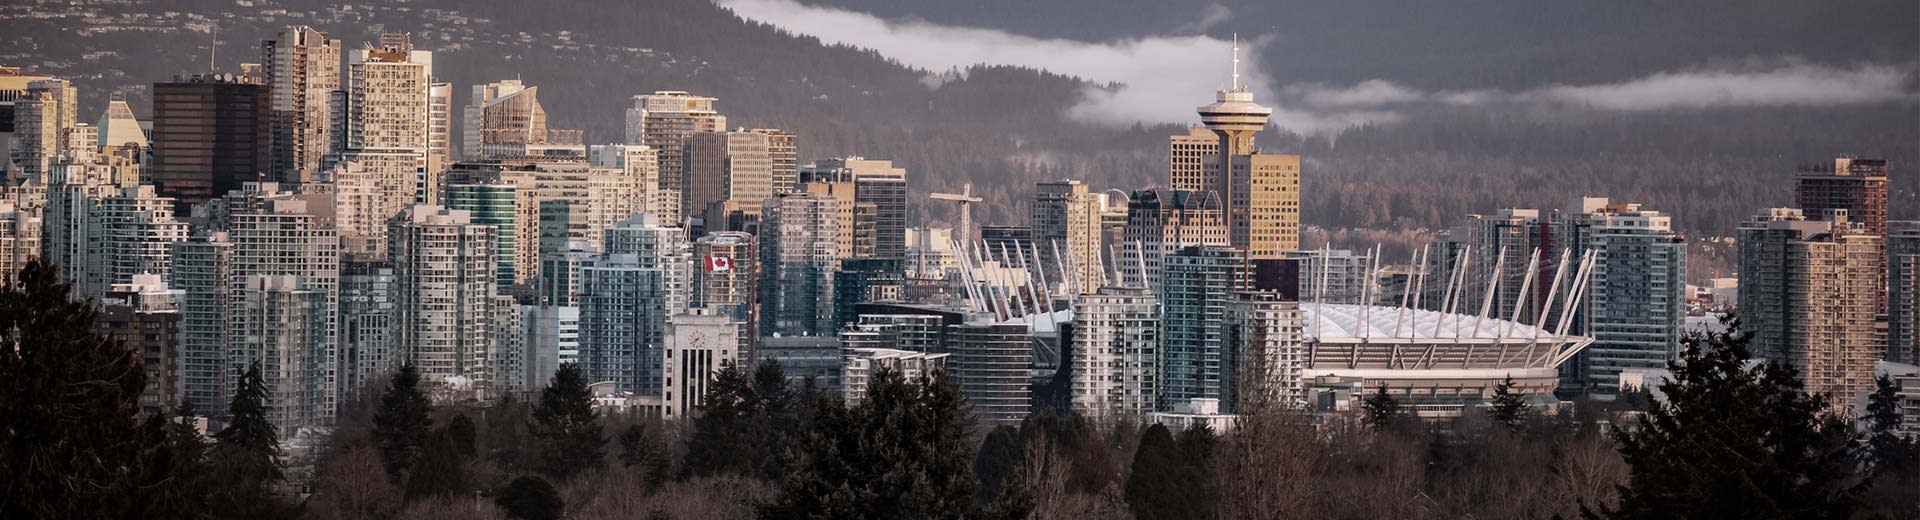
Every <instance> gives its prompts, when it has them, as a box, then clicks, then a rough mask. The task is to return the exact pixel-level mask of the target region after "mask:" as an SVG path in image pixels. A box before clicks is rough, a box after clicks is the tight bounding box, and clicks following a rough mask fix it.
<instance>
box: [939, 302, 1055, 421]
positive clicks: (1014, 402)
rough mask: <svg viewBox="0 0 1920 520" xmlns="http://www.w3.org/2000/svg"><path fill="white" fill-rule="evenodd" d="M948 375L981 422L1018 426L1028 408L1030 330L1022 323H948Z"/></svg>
mask: <svg viewBox="0 0 1920 520" xmlns="http://www.w3.org/2000/svg"><path fill="white" fill-rule="evenodd" d="M946 343H947V348H946V352H947V353H948V354H950V355H951V356H949V357H948V358H947V370H948V373H950V374H952V375H953V378H954V379H955V380H956V381H958V382H959V383H960V394H961V395H962V396H965V397H966V399H967V404H968V405H969V406H971V407H972V408H973V413H974V415H975V416H976V417H979V418H980V420H981V423H982V424H987V425H1017V424H1020V421H1022V420H1024V419H1026V418H1027V413H1028V412H1030V411H1032V406H1033V405H1032V402H1033V397H1032V391H1031V389H1030V388H1031V386H1032V384H1033V381H1032V377H1031V371H1032V368H1033V351H1034V345H1033V333H1032V330H1031V329H1030V328H1029V327H1028V326H1027V324H1026V323H1024V322H1018V321H1015V322H997V323H996V322H991V321H976V322H971V323H961V324H955V325H949V326H947V341H946Z"/></svg>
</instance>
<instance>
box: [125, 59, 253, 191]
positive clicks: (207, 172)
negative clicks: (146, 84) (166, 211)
mask: <svg viewBox="0 0 1920 520" xmlns="http://www.w3.org/2000/svg"><path fill="white" fill-rule="evenodd" d="M271 103H272V98H271V97H269V88H268V87H267V86H266V85H260V84H254V83H245V82H242V81H240V80H238V79H235V78H234V77H233V76H231V75H193V76H180V77H176V78H174V81H173V82H172V83H156V84H154V85H153V136H152V139H151V141H152V143H153V160H152V163H151V169H152V170H153V171H152V173H151V174H149V175H150V176H151V177H152V179H153V184H154V186H155V188H156V189H157V190H158V191H159V193H160V195H161V196H163V197H172V198H174V199H175V200H176V201H178V204H179V206H178V207H179V208H186V207H188V206H191V205H194V204H200V203H203V202H206V201H208V200H210V199H213V198H216V197H220V196H222V195H225V194H226V193H227V192H228V191H232V190H235V189H238V188H240V186H241V185H242V184H245V183H248V182H260V181H265V180H269V178H268V177H267V175H266V172H267V171H268V170H269V169H271V167H272V165H271V162H270V161H271V154H270V152H271V149H272V145H271V142H272V141H271V140H272V127H271V123H272V122H273V117H272V111H271V106H272V105H271Z"/></svg>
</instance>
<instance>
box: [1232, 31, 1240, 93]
mask: <svg viewBox="0 0 1920 520" xmlns="http://www.w3.org/2000/svg"><path fill="white" fill-rule="evenodd" d="M1233 89H1234V90H1240V33H1233Z"/></svg>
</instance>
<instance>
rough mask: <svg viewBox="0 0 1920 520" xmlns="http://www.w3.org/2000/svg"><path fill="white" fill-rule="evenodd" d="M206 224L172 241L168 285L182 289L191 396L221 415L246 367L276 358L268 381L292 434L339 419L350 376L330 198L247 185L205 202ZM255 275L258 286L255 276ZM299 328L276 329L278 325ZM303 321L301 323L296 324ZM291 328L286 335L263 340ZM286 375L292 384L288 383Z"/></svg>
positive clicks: (186, 392)
mask: <svg viewBox="0 0 1920 520" xmlns="http://www.w3.org/2000/svg"><path fill="white" fill-rule="evenodd" d="M208 206H209V208H208V217H207V221H208V222H207V226H208V230H207V231H203V232H199V233H197V234H196V235H195V236H193V237H192V238H189V239H188V240H186V241H182V242H176V243H174V244H173V250H172V251H173V254H172V257H173V258H172V260H173V272H172V277H171V280H170V283H169V285H171V286H173V287H176V288H178V289H180V290H182V291H183V292H184V300H183V303H182V305H181V314H182V322H181V329H182V330H181V338H182V340H181V343H182V344H181V348H180V351H181V360H182V368H181V376H182V382H183V385H184V387H185V388H184V392H183V393H184V395H185V396H186V399H187V400H188V401H190V402H192V403H193V404H194V407H195V408H196V409H198V410H200V411H201V413H207V414H211V415H215V416H220V415H223V414H224V413H225V411H226V404H227V403H228V401H230V400H231V399H232V396H233V383H234V381H236V380H237V379H236V378H237V377H238V375H239V374H240V373H241V372H242V371H244V370H246V366H247V364H248V363H250V362H252V361H254V360H264V359H265V358H267V357H269V356H277V357H278V359H276V360H275V361H274V362H273V363H277V364H279V365H280V366H283V367H286V368H285V370H287V371H286V372H281V373H277V374H272V375H270V376H269V381H268V385H269V386H273V387H276V388H281V387H282V385H285V388H293V389H297V390H298V391H297V392H294V391H291V390H289V391H290V392H292V393H288V394H278V393H277V394H275V397H274V399H275V400H276V401H275V403H274V404H273V406H277V407H280V408H281V409H282V410H283V413H282V415H281V417H282V418H283V419H282V420H283V421H284V422H283V423H279V426H280V427H281V428H282V429H283V430H285V429H288V428H298V427H302V426H325V425H330V424H332V421H333V418H334V414H335V412H336V411H337V410H338V405H339V396H340V395H341V392H342V390H343V388H344V386H345V385H346V384H347V383H348V382H349V381H352V380H353V378H352V377H349V376H348V374H344V373H343V372H344V371H346V370H349V369H350V367H351V363H348V362H346V361H344V360H343V357H344V354H345V353H344V352H343V350H342V349H340V348H339V346H338V345H339V342H338V339H337V338H338V332H337V331H338V322H337V319H338V318H337V317H338V308H339V303H338V298H339V290H340V287H339V285H340V273H341V271H340V248H339V238H338V237H337V236H336V235H335V231H334V229H333V227H332V220H331V218H330V214H329V213H328V212H327V210H328V209H329V208H330V207H331V206H332V204H331V201H328V200H326V197H325V195H324V194H312V193H289V192H285V191H280V188H279V186H278V185H276V184H273V183H247V184H245V185H243V187H242V188H241V189H240V190H235V191H233V192H229V193H228V194H227V195H226V196H225V197H222V198H219V199H214V200H213V201H210V203H209V204H208ZM250 280H251V282H250ZM292 319H299V320H302V321H301V323H300V324H298V325H297V326H296V325H288V326H287V327H286V328H284V329H281V328H279V325H277V324H278V323H280V322H282V321H285V320H292ZM296 327H297V328H296ZM267 330H285V331H287V332H288V335H287V336H286V337H279V338H262V337H257V336H259V335H260V334H262V332H261V331H267ZM282 378H285V379H286V380H284V381H283V380H282Z"/></svg>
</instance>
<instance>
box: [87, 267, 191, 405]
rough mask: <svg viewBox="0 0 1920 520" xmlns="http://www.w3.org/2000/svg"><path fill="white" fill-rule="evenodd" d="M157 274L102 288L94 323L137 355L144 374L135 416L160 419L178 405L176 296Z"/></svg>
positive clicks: (178, 325) (178, 366)
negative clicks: (105, 288) (145, 380)
mask: <svg viewBox="0 0 1920 520" xmlns="http://www.w3.org/2000/svg"><path fill="white" fill-rule="evenodd" d="M184 295H185V292H183V291H180V290H178V289H168V288H167V282H166V280H165V279H164V278H162V277H161V276H160V275H154V274H143V275H139V276H135V277H133V279H132V280H131V281H129V282H127V283H123V284H115V285H114V286H113V287H111V288H108V289H107V293H106V297H105V298H102V299H101V300H100V315H99V318H98V319H96V320H95V321H94V325H95V326H96V327H98V328H99V329H100V331H101V332H103V333H105V334H106V335H107V336H108V337H111V338H113V339H114V340H116V341H119V342H120V344H122V345H126V346H127V347H129V348H132V349H133V350H134V351H135V352H138V353H139V355H140V366H141V368H143V369H144V371H145V372H146V374H147V382H146V387H145V388H143V389H142V390H141V391H140V412H139V414H140V416H141V417H155V416H162V417H164V416H165V415H166V414H168V413H169V412H172V411H173V409H174V407H175V406H178V405H179V404H180V360H179V355H180V353H179V345H180V299H181V298H182V297H184Z"/></svg>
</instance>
